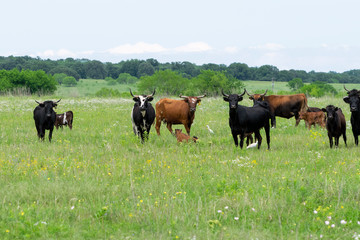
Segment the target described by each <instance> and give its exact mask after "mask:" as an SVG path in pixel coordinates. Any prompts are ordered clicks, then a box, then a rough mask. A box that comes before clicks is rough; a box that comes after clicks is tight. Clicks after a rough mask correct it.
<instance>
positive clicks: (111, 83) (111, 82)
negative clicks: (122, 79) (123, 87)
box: [107, 79, 118, 86]
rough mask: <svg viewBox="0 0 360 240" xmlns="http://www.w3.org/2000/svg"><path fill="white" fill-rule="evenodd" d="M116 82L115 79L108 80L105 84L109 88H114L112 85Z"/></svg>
mask: <svg viewBox="0 0 360 240" xmlns="http://www.w3.org/2000/svg"><path fill="white" fill-rule="evenodd" d="M117 83H118V82H117V81H116V80H115V79H111V80H109V81H108V82H107V85H109V86H114V85H116V84H117Z"/></svg>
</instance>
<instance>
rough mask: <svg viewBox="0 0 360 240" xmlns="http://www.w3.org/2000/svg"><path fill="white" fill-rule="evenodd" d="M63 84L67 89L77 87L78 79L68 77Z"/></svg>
mask: <svg viewBox="0 0 360 240" xmlns="http://www.w3.org/2000/svg"><path fill="white" fill-rule="evenodd" d="M62 83H63V84H64V86H65V87H74V86H76V85H77V82H76V79H75V78H74V77H71V76H70V77H66V78H64V79H63V81H62Z"/></svg>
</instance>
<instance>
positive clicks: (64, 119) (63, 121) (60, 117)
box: [55, 111, 74, 130]
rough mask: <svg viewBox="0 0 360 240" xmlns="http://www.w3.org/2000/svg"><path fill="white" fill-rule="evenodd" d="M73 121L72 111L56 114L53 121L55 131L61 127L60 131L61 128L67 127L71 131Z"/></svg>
mask: <svg viewBox="0 0 360 240" xmlns="http://www.w3.org/2000/svg"><path fill="white" fill-rule="evenodd" d="M73 119H74V114H73V112H72V111H67V112H65V113H62V114H56V121H55V127H56V129H58V128H59V127H61V129H62V128H63V126H66V125H67V126H69V128H70V130H71V129H72V123H73Z"/></svg>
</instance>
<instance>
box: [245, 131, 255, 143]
mask: <svg viewBox="0 0 360 240" xmlns="http://www.w3.org/2000/svg"><path fill="white" fill-rule="evenodd" d="M250 142H251V143H253V142H254V139H253V137H252V135H251V134H250V135H248V136H247V138H246V146H249V145H250Z"/></svg>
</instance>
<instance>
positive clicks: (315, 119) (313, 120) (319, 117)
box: [299, 111, 326, 130]
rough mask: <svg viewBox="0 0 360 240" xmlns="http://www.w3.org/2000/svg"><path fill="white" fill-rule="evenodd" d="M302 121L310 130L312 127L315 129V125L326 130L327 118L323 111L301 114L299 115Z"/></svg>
mask: <svg viewBox="0 0 360 240" xmlns="http://www.w3.org/2000/svg"><path fill="white" fill-rule="evenodd" d="M299 119H300V120H304V121H305V126H307V127H308V128H309V130H310V128H311V126H312V125H313V126H314V127H315V124H317V125H319V126H321V127H322V128H325V124H326V116H325V113H324V112H323V111H321V112H301V113H300V115H299Z"/></svg>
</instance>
